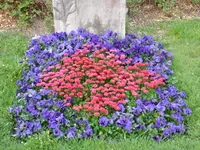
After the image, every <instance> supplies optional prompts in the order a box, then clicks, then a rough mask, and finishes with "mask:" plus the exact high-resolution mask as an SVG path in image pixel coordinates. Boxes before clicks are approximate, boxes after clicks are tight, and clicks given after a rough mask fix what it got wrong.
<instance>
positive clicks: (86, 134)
mask: <svg viewBox="0 0 200 150" xmlns="http://www.w3.org/2000/svg"><path fill="white" fill-rule="evenodd" d="M82 136H83V138H90V137H92V136H93V131H92V129H91V128H87V129H86V131H85V132H83V135H82Z"/></svg>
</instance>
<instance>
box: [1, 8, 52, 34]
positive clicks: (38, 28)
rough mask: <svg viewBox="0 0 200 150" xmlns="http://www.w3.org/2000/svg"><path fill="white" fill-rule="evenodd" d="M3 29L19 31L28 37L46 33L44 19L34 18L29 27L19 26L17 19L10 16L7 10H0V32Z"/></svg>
mask: <svg viewBox="0 0 200 150" xmlns="http://www.w3.org/2000/svg"><path fill="white" fill-rule="evenodd" d="M3 31H21V32H23V33H24V34H25V35H26V36H29V37H33V36H36V35H46V34H48V32H47V30H46V27H45V21H44V20H42V19H34V20H32V25H31V27H19V26H18V25H17V20H16V19H15V18H14V17H11V16H10V15H9V12H7V11H1V10H0V32H3Z"/></svg>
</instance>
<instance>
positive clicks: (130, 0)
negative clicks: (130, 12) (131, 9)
mask: <svg viewBox="0 0 200 150" xmlns="http://www.w3.org/2000/svg"><path fill="white" fill-rule="evenodd" d="M144 1H145V0H126V3H127V4H143V3H144Z"/></svg>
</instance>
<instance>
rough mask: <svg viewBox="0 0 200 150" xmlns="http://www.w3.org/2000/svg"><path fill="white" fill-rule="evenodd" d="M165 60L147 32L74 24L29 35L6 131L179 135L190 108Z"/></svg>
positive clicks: (62, 135) (157, 137) (22, 133)
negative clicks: (96, 30) (101, 30)
mask: <svg viewBox="0 0 200 150" xmlns="http://www.w3.org/2000/svg"><path fill="white" fill-rule="evenodd" d="M172 59H173V57H172V54H171V53H169V52H167V51H165V50H164V49H163V47H162V45H161V44H158V45H157V44H156V43H155V41H154V40H153V39H152V38H151V37H148V36H144V37H142V38H137V37H136V36H134V35H133V34H130V35H127V36H126V37H125V38H124V39H119V38H118V37H117V34H116V33H113V32H112V31H108V32H107V33H105V34H104V35H101V36H97V35H95V34H91V33H89V32H86V31H84V30H83V29H78V30H77V31H76V32H75V31H72V32H71V33H70V34H69V35H67V34H66V33H53V34H52V35H49V36H43V37H40V38H39V39H35V40H32V43H31V45H30V47H29V50H27V52H26V55H25V57H24V58H23V60H22V61H21V63H23V64H24V69H23V71H22V79H21V80H18V81H17V86H18V87H19V89H18V90H17V101H16V102H15V103H14V106H13V107H12V108H10V110H9V112H10V113H11V114H12V115H13V118H14V121H15V126H14V134H13V136H16V137H18V138H25V137H27V136H31V135H33V134H35V133H43V132H44V131H49V133H50V134H52V136H55V137H58V138H62V139H76V138H78V139H83V138H108V137H111V138H123V137H124V136H126V137H128V136H131V135H142V134H145V135H149V136H151V137H153V139H154V140H155V141H157V142H159V141H161V139H168V138H170V137H172V136H173V135H175V134H184V133H186V131H187V118H188V117H189V116H190V115H191V113H192V112H191V110H190V109H189V108H188V107H187V105H186V103H185V101H184V99H185V98H186V95H185V93H184V92H179V91H178V89H177V88H176V87H175V86H174V85H173V84H172V83H171V79H172V77H171V76H172V74H173V71H172V70H171V69H170V66H171V65H172Z"/></svg>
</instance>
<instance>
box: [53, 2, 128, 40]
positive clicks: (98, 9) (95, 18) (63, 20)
mask: <svg viewBox="0 0 200 150" xmlns="http://www.w3.org/2000/svg"><path fill="white" fill-rule="evenodd" d="M53 13H54V27H55V31H56V32H61V31H65V32H67V33H69V32H70V31H71V30H76V29H78V28H79V27H81V28H84V29H86V30H87V31H90V32H92V33H96V34H98V35H100V34H103V33H105V32H106V31H107V30H112V31H114V32H117V33H118V35H119V36H121V37H124V36H125V18H126V0H53Z"/></svg>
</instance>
